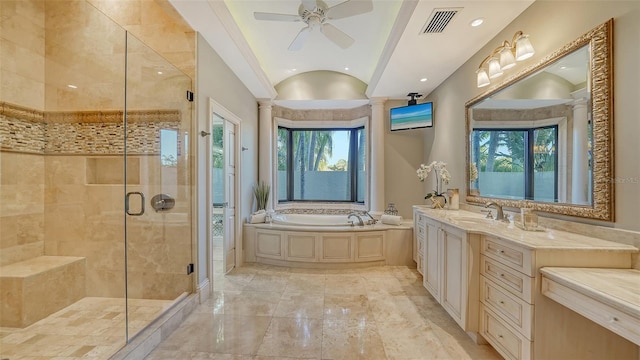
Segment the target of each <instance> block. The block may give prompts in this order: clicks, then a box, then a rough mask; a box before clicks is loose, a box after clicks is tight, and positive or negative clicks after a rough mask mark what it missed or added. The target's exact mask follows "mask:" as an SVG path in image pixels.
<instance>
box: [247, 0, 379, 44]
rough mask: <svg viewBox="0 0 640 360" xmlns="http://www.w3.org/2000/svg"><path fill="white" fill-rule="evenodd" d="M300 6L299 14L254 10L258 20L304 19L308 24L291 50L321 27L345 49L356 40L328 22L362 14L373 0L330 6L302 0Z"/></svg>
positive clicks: (319, 0)
mask: <svg viewBox="0 0 640 360" xmlns="http://www.w3.org/2000/svg"><path fill="white" fill-rule="evenodd" d="M301 1H302V3H301V4H300V6H299V7H298V15H290V14H274V13H265V12H254V13H253V16H254V17H255V18H256V20H271V21H292V22H298V21H302V22H304V23H305V24H307V26H306V27H304V28H302V30H300V32H299V33H298V35H297V36H296V37H295V39H293V41H292V42H291V44H290V45H289V50H292V51H295V50H300V49H302V46H303V45H304V43H305V41H306V39H307V37H309V34H310V33H311V31H314V30H315V29H320V32H321V33H323V34H324V36H326V37H327V38H328V39H329V40H331V41H333V42H334V43H335V44H336V45H338V46H340V47H341V48H343V49H346V48H348V47H349V46H351V45H352V44H353V42H354V40H353V38H351V36H349V35H347V34H346V33H344V32H343V31H342V30H340V29H338V28H337V27H335V26H333V25H332V24H330V23H328V21H329V20H334V19H343V18H346V17H350V16H355V15H360V14H364V13H367V12H369V11H372V10H373V2H372V0H347V1H345V2H343V3H340V4H337V5H335V6H332V7H328V6H327V4H325V2H324V1H322V0H301Z"/></svg>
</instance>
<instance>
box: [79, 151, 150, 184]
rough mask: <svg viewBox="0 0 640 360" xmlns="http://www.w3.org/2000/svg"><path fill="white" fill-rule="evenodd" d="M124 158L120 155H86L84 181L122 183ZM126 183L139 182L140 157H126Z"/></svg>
mask: <svg viewBox="0 0 640 360" xmlns="http://www.w3.org/2000/svg"><path fill="white" fill-rule="evenodd" d="M123 169H124V159H123V158H122V157H88V158H87V159H86V181H87V184H88V185H121V184H124V172H123ZM127 184H130V185H139V184H140V159H138V158H128V159H127Z"/></svg>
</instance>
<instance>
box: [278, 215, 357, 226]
mask: <svg viewBox="0 0 640 360" xmlns="http://www.w3.org/2000/svg"><path fill="white" fill-rule="evenodd" d="M272 222H273V223H274V224H279V225H292V226H312V227H315V226H321V227H322V226H351V223H349V220H348V219H347V215H317V214H275V215H273V219H272Z"/></svg>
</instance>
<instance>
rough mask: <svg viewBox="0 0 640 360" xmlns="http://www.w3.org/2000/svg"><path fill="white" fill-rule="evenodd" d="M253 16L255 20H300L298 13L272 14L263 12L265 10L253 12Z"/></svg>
mask: <svg viewBox="0 0 640 360" xmlns="http://www.w3.org/2000/svg"><path fill="white" fill-rule="evenodd" d="M253 17H254V18H255V19H256V20H270V21H293V22H296V21H302V19H301V18H300V15H289V14H273V13H265V12H254V13H253Z"/></svg>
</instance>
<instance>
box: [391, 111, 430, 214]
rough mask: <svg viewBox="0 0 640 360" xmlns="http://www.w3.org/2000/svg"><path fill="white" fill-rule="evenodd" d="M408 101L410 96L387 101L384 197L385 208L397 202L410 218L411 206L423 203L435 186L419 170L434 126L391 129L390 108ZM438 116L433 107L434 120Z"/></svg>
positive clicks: (400, 212) (399, 211)
mask: <svg viewBox="0 0 640 360" xmlns="http://www.w3.org/2000/svg"><path fill="white" fill-rule="evenodd" d="M406 105H407V100H388V101H386V102H385V104H384V109H385V110H384V111H385V121H384V122H385V135H384V167H385V169H384V174H385V178H384V200H385V208H386V205H387V204H388V203H390V202H392V203H395V204H396V208H397V209H398V213H399V214H400V215H401V216H403V217H404V218H405V219H411V217H412V216H413V212H412V211H413V210H412V208H411V206H412V205H416V204H424V203H425V202H424V196H425V195H426V194H427V192H428V191H431V189H433V186H432V185H431V184H430V183H427V184H425V183H421V182H420V180H418V176H417V174H416V170H417V169H418V167H419V166H420V164H421V163H423V162H424V159H425V158H426V154H425V151H424V147H425V145H424V144H425V141H427V140H425V139H428V138H429V137H430V136H429V134H431V133H433V132H434V131H435V130H434V128H430V129H415V130H402V131H394V132H391V130H390V125H389V109H391V108H394V107H399V106H406ZM437 117H438V114H437V109H434V121H438V120H437Z"/></svg>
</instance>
